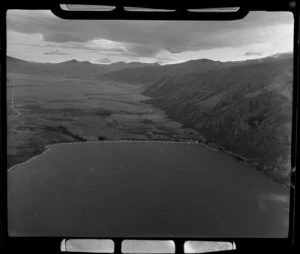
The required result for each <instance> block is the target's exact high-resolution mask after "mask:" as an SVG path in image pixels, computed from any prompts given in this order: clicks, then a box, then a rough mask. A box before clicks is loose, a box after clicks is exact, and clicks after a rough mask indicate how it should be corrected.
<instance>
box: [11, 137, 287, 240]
mask: <svg viewBox="0 0 300 254" xmlns="http://www.w3.org/2000/svg"><path fill="white" fill-rule="evenodd" d="M288 207H289V189H285V188H282V187H280V186H279V185H278V184H276V183H274V182H273V181H271V180H270V179H268V178H266V177H265V176H264V175H262V174H261V173H260V172H258V171H256V170H255V169H254V168H251V167H249V166H246V165H243V164H241V163H239V162H237V161H235V160H234V159H233V158H231V157H229V156H228V155H226V154H223V153H218V152H213V151H209V150H208V149H207V148H205V147H203V146H201V145H197V144H187V143H172V142H87V143H66V144H56V145H51V146H49V149H48V150H47V151H46V152H45V153H43V154H42V155H40V156H38V157H34V158H33V159H32V160H30V161H29V162H26V163H24V164H19V165H16V166H14V167H13V168H11V169H10V170H9V171H8V209H9V211H8V212H9V218H8V219H9V220H8V223H9V234H10V235H11V236H69V237H154V236H156V237H158V236H161V237H173V236H177V237H287V233H288Z"/></svg>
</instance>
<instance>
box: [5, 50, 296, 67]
mask: <svg viewBox="0 0 300 254" xmlns="http://www.w3.org/2000/svg"><path fill="white" fill-rule="evenodd" d="M284 54H293V51H286V52H278V53H275V54H272V55H267V56H263V57H257V58H251V59H244V60H232V61H221V60H213V59H209V58H197V59H189V60H186V61H182V62H178V63H165V64H161V63H159V62H153V63H147V62H139V61H131V62H125V61H117V62H111V63H108V64H105V63H95V62H91V61H87V60H83V61H80V60H77V59H75V58H72V59H70V60H66V61H61V62H40V61H29V60H25V59H22V58H17V57H14V56H11V55H8V54H7V55H6V57H11V58H14V59H17V60H21V61H25V62H28V63H41V64H60V63H66V62H70V61H73V60H75V61H77V62H79V63H84V62H87V63H90V64H95V65H111V64H115V63H124V64H130V63H140V64H149V65H159V66H164V65H175V64H182V63H187V62H190V61H197V60H209V61H213V62H221V63H229V62H244V61H251V60H258V59H264V58H268V57H272V56H273V57H274V56H277V55H284Z"/></svg>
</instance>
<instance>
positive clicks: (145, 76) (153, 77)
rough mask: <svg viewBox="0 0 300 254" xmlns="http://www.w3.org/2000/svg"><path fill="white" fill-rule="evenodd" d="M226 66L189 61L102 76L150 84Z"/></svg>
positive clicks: (125, 69)
mask: <svg viewBox="0 0 300 254" xmlns="http://www.w3.org/2000/svg"><path fill="white" fill-rule="evenodd" d="M225 65H228V63H222V62H217V61H212V60H208V59H200V60H191V61H188V62H184V63H180V64H171V65H163V66H160V65H150V66H145V67H143V68H138V69H137V68H133V67H130V68H124V69H122V70H119V71H112V72H108V73H105V74H104V75H103V76H105V77H107V78H109V79H113V80H121V81H125V82H130V83H138V84H143V85H145V84H152V83H153V82H155V81H157V80H160V79H164V78H166V77H167V76H168V75H171V76H173V75H174V74H176V73H181V74H184V73H193V72H197V73H204V72H209V71H211V70H216V69H219V68H222V67H223V66H225Z"/></svg>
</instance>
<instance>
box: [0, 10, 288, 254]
mask: <svg viewBox="0 0 300 254" xmlns="http://www.w3.org/2000/svg"><path fill="white" fill-rule="evenodd" d="M293 22H294V18H293V15H292V13H289V12H264V11H255V12H249V13H248V14H247V15H246V17H244V18H243V19H239V20H227V21H221V20H214V21H212V20H209V21H208V20H206V21H205V20H202V21H200V20H199V21H192V20H188V21H183V20H177V21H171V20H67V19H61V18H59V17H57V16H55V15H54V14H53V13H52V12H51V11H50V10H8V11H7V49H6V50H7V56H6V57H7V59H6V61H7V63H6V64H7V80H6V82H7V83H6V88H7V176H8V177H7V192H8V196H7V201H8V233H9V236H13V237H16V236H17V237H18V236H20V237H24V236H26V237H27V236H32V237H39V236H45V237H88V238H91V237H94V238H96V237H99V238H101V237H128V238H130V237H133V238H134V237H146V238H147V237H149V238H151V237H153V238H156V237H190V238H197V237H209V238H218V237H223V238H230V237H253V238H285V237H287V236H288V232H289V203H290V187H291V181H290V177H291V142H292V138H291V137H292V94H293V45H294V44H293V42H294V37H293V33H294V31H293V29H294V25H293V24H294V23H293ZM172 244H173V243H170V245H168V243H167V245H168V246H171V245H172ZM193 246H194V245H193V243H191V244H190V245H187V246H186V248H187V252H186V253H193V248H196V247H195V246H196V245H195V246H194V247H193ZM73 247H74V246H73ZM69 248H72V247H69Z"/></svg>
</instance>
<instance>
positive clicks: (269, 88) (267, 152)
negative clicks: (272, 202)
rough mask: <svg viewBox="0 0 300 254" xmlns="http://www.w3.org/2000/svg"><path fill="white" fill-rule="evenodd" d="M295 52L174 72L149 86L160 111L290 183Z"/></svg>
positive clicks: (279, 179)
mask: <svg viewBox="0 0 300 254" xmlns="http://www.w3.org/2000/svg"><path fill="white" fill-rule="evenodd" d="M292 68H293V62H292V56H291V54H288V55H286V54H285V55H282V56H277V57H268V58H265V59H260V60H252V61H244V62H236V63H234V62H233V63H230V64H227V65H226V64H225V65H223V67H222V68H218V69H215V70H211V71H206V72H202V73H188V74H185V73H179V74H176V73H174V74H173V75H169V76H166V77H165V78H164V79H162V80H159V81H157V82H154V83H153V84H152V85H151V86H148V87H147V88H146V89H145V91H144V94H145V95H148V96H150V97H152V98H153V99H152V100H150V102H151V103H153V104H154V105H155V106H156V107H160V108H162V109H164V110H165V111H166V112H167V114H168V115H169V116H170V117H172V118H174V119H176V120H178V121H181V122H183V123H184V124H185V125H186V126H188V127H190V128H194V129H196V130H198V131H200V132H201V133H202V134H203V135H204V139H205V140H206V142H208V143H213V144H214V145H217V146H219V147H223V148H224V149H225V150H230V151H233V152H234V153H237V154H239V155H241V156H243V157H245V159H246V160H247V161H248V162H249V163H251V164H253V165H255V166H256V167H257V168H258V169H259V170H262V171H263V172H264V173H266V174H267V175H269V176H271V177H272V178H273V179H274V180H276V181H278V182H280V183H283V184H285V185H287V184H288V182H289V165H290V164H289V163H290V146H291V121H292Z"/></svg>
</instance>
